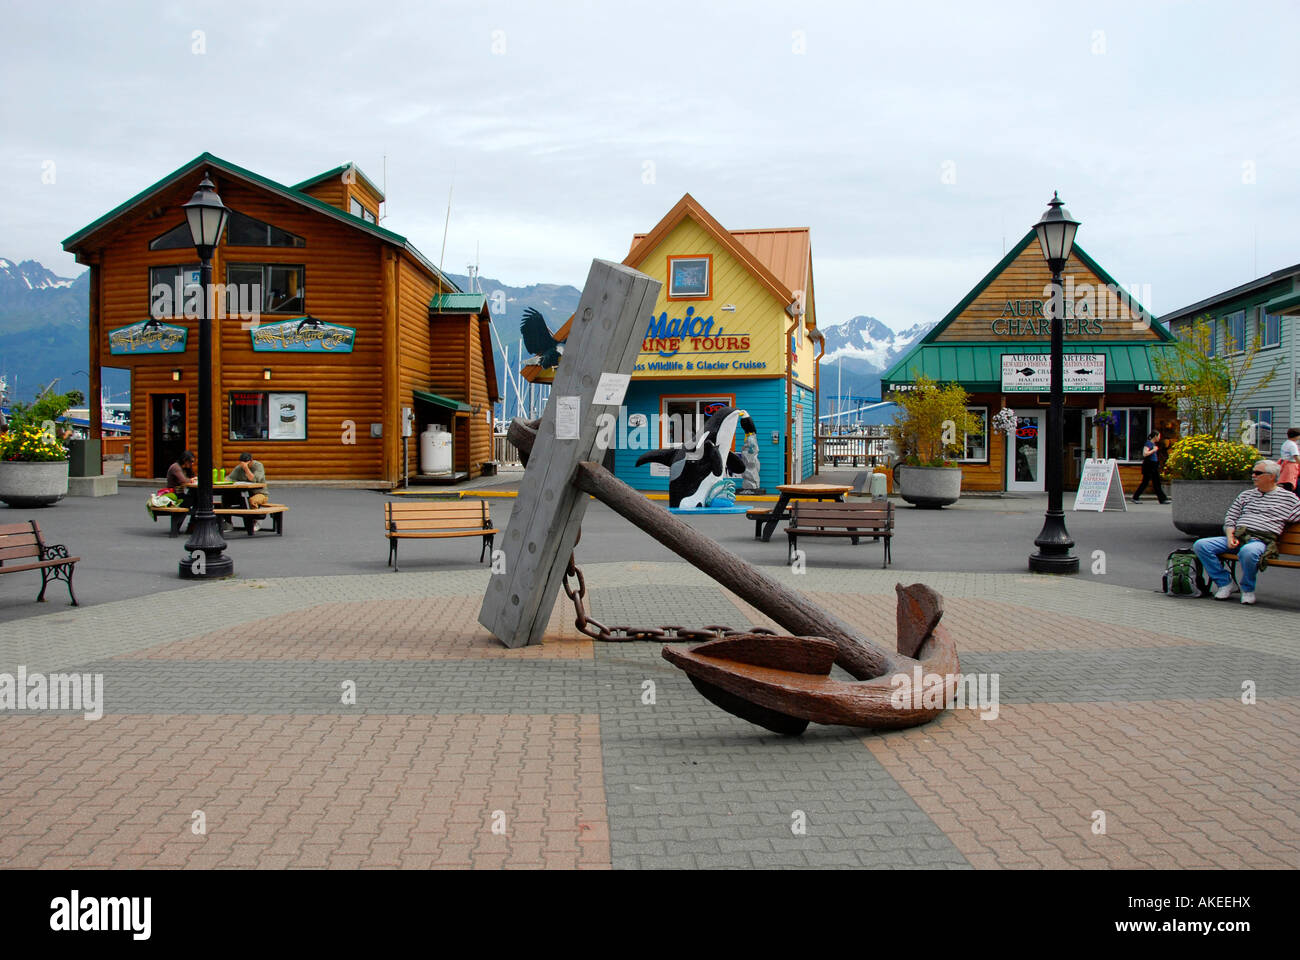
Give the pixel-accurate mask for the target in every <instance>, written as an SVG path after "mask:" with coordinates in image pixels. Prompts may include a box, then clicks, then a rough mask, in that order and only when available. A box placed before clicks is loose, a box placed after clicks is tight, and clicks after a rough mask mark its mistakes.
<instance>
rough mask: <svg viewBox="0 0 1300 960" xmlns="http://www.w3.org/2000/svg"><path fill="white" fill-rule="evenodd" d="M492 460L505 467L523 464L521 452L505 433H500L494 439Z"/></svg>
mask: <svg viewBox="0 0 1300 960" xmlns="http://www.w3.org/2000/svg"><path fill="white" fill-rule="evenodd" d="M492 459H493V460H495V461H496V462H497V463H498V464H501V465H503V466H504V465H506V464H518V463H520V462H521V461H520V459H519V450H518V449H517V448H516V447H515V445H514V444H513V443H511V442H510V440H509V439H508V438H507V437H506V435H505V434H504V433H498V434H496V435H494V436H493V438H492Z"/></svg>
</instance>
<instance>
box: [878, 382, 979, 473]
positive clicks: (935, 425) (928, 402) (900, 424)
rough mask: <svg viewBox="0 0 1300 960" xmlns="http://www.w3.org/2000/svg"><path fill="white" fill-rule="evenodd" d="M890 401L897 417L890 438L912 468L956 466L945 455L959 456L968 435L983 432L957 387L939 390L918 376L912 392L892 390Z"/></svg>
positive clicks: (947, 385) (961, 391) (966, 397)
mask: <svg viewBox="0 0 1300 960" xmlns="http://www.w3.org/2000/svg"><path fill="white" fill-rule="evenodd" d="M890 399H891V400H893V401H894V402H895V403H897V404H898V413H897V414H895V415H894V422H893V423H892V424H890V426H889V438H890V440H892V441H893V443H894V447H895V449H897V450H898V453H899V455H900V456H901V457H902V459H903V462H904V463H905V464H907V465H908V466H911V467H955V466H957V464H955V463H953V462H952V461H951V460H949V459H948V456H947V455H948V454H950V453H959V452H961V450H962V449H963V448H964V447H965V444H966V435H967V434H974V435H976V436H978V435H979V434H980V433H981V431H982V430H983V429H984V424H983V421H982V419H981V418H980V417H977V416H975V415H974V414H973V413H971V412H970V411H969V410H967V409H966V403H967V401H968V400H969V397H968V396H967V394H966V391H965V390H963V389H962V388H961V386H960V385H959V384H956V383H949V384H945V385H944V386H940V385H939V384H938V383H936V382H935V381H934V380H931V379H930V378H929V377H926V376H919V377H917V378H916V388H915V389H914V390H902V391H899V390H895V391H893V392H891V393H890Z"/></svg>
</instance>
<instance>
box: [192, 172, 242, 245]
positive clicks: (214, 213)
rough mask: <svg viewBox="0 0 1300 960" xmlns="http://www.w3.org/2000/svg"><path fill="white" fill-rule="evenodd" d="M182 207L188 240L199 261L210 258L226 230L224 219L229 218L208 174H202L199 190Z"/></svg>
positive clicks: (227, 211) (228, 212) (228, 210)
mask: <svg viewBox="0 0 1300 960" xmlns="http://www.w3.org/2000/svg"><path fill="white" fill-rule="evenodd" d="M182 206H183V208H184V210H185V217H186V219H187V220H188V221H189V225H190V238H191V239H192V240H193V241H194V246H195V247H196V248H197V249H198V251H199V259H201V260H206V259H208V258H209V257H211V256H212V250H213V249H214V248H215V247H216V245H217V243H218V241H220V240H221V232H222V231H223V230H225V229H226V219H227V218H228V217H229V216H230V209H229V208H228V207H227V206H226V205H225V204H224V203H222V202H221V198H220V197H219V196H217V188H216V187H215V186H214V185H213V183H212V177H211V175H210V174H209V173H208V172H206V171H205V172H204V174H203V181H202V182H201V183H200V184H199V189H198V190H196V191H194V196H192V197H190V202H189V203H186V204H183V205H182ZM205 251H206V255H205Z"/></svg>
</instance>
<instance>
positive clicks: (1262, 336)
mask: <svg viewBox="0 0 1300 960" xmlns="http://www.w3.org/2000/svg"><path fill="white" fill-rule="evenodd" d="M1255 327H1256V330H1257V331H1258V333H1259V345H1260V347H1261V348H1263V347H1276V346H1280V345H1281V343H1282V318H1281V317H1280V316H1278V315H1277V314H1276V313H1267V312H1265V310H1264V305H1263V304H1262V303H1261V304H1260V305H1259V306H1258V307H1256V308H1255Z"/></svg>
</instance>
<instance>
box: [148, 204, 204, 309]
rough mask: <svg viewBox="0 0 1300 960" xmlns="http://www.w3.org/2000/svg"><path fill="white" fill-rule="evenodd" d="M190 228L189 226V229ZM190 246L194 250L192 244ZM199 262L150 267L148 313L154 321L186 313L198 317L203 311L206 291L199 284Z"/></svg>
mask: <svg viewBox="0 0 1300 960" xmlns="http://www.w3.org/2000/svg"><path fill="white" fill-rule="evenodd" d="M188 230H189V228H188V227H186V231H187V232H188ZM190 249H193V247H191V248H190ZM199 275H200V274H199V265H198V264H197V263H187V264H170V265H168V266H165V267H150V268H149V316H150V317H152V318H153V319H155V320H165V319H167V318H168V317H184V316H186V315H187V312H186V303H187V301H188V303H189V311H188V315H189V316H193V317H197V316H199V315H200V313H201V312H202V310H203V290H202V287H200V285H199Z"/></svg>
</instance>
